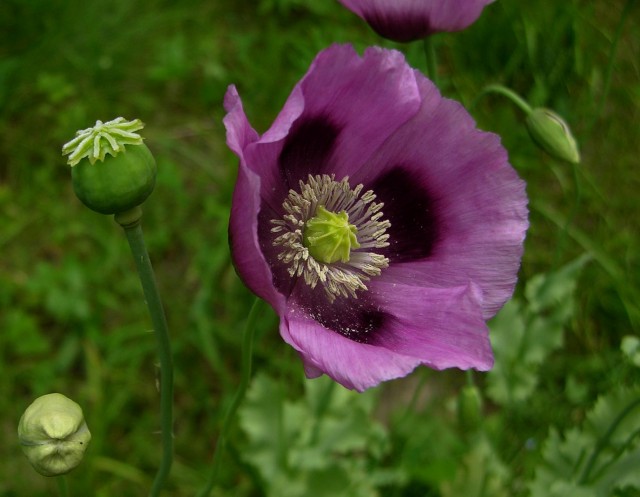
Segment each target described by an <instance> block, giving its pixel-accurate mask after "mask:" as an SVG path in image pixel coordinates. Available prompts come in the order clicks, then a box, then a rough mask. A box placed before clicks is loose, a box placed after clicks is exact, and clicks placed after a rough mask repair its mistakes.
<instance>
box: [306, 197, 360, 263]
mask: <svg viewBox="0 0 640 497" xmlns="http://www.w3.org/2000/svg"><path fill="white" fill-rule="evenodd" d="M357 233H358V228H356V227H355V226H354V225H353V224H349V214H347V211H340V212H337V213H336V212H330V211H328V210H327V209H325V208H324V207H323V206H322V205H321V206H320V207H318V212H317V215H316V216H315V217H312V218H311V219H309V220H308V221H307V222H306V224H305V226H304V230H303V232H302V243H303V245H304V246H305V247H307V248H308V249H309V253H310V254H311V256H312V257H313V258H314V259H315V260H316V261H319V262H324V263H326V264H331V263H332V262H338V261H341V262H349V256H350V254H351V247H353V248H358V247H360V244H359V243H358V237H357V236H356V234H357Z"/></svg>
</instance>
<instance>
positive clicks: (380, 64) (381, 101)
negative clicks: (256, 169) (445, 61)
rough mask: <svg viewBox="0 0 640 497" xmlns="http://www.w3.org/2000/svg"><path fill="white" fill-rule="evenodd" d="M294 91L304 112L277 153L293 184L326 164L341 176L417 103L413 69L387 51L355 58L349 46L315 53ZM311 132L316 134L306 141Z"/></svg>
mask: <svg viewBox="0 0 640 497" xmlns="http://www.w3.org/2000/svg"><path fill="white" fill-rule="evenodd" d="M297 89H298V91H299V93H301V94H302V96H303V97H302V98H304V111H303V112H302V113H301V115H300V116H299V118H298V122H296V128H295V130H294V131H296V132H292V133H290V135H289V136H288V137H287V139H286V141H285V143H284V146H283V149H282V150H283V151H282V153H281V156H280V157H279V163H280V164H281V167H282V168H284V169H285V171H286V173H285V177H286V178H287V179H288V180H289V182H290V183H294V185H296V184H297V181H298V180H303V181H306V179H307V176H308V174H309V173H313V174H321V173H323V172H328V171H327V167H328V166H329V165H330V167H331V171H330V172H332V173H334V174H335V175H336V177H337V178H339V179H342V178H343V177H344V176H346V175H348V174H349V172H350V171H351V170H353V169H357V168H359V167H360V166H361V165H362V164H363V162H364V161H365V160H366V159H367V157H368V156H369V155H371V154H372V153H373V152H374V151H375V150H376V149H377V148H378V147H379V146H380V145H381V144H382V143H383V142H384V140H385V139H386V138H387V137H388V136H389V135H390V134H391V133H392V132H393V131H394V130H395V129H396V128H397V127H398V126H399V125H401V124H402V123H404V122H405V121H406V120H407V119H409V118H410V117H411V116H412V115H413V114H414V113H415V112H416V111H417V110H418V109H419V107H420V101H419V93H418V87H417V85H416V82H415V77H414V75H413V71H412V70H410V68H409V67H408V66H407V65H406V63H405V62H404V57H403V56H402V54H400V53H399V52H395V51H391V50H381V49H377V48H371V49H368V50H366V52H365V54H364V56H363V57H359V56H358V55H357V54H356V53H355V51H354V50H353V48H352V47H351V46H347V45H333V46H331V47H330V48H328V49H326V50H324V51H323V52H321V53H320V54H319V55H318V57H317V58H316V60H315V61H314V62H313V64H312V66H311V68H310V69H309V72H308V73H307V74H306V75H305V77H304V78H303V79H302V81H301V82H300V83H299V85H298V87H297ZM372 101H375V102H376V105H371V103H372ZM300 130H303V131H302V132H300ZM304 130H307V131H306V132H305V131H304ZM312 130H313V131H318V132H317V136H316V138H314V139H313V140H308V137H309V136H310V131H312ZM338 133H339V134H338ZM323 147H324V148H323ZM291 150H294V151H295V153H293V154H292V153H289V155H288V156H287V152H288V151H291ZM314 157H318V160H316V161H313V160H309V159H313V158H314Z"/></svg>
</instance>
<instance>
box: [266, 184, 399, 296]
mask: <svg viewBox="0 0 640 497" xmlns="http://www.w3.org/2000/svg"><path fill="white" fill-rule="evenodd" d="M362 190H363V185H358V186H356V187H355V188H353V189H352V188H351V186H350V185H349V178H348V177H345V178H343V179H342V180H341V181H336V180H335V177H334V176H333V175H332V176H329V175H326V174H324V175H321V176H320V175H316V176H312V175H309V178H308V180H307V182H306V183H304V182H302V181H300V188H299V191H295V190H290V191H289V195H288V196H287V198H286V199H285V201H284V202H283V204H282V207H283V209H284V211H285V215H284V216H283V217H282V219H273V220H271V224H273V225H274V226H273V227H272V228H271V231H272V232H273V233H278V236H277V237H276V238H275V239H274V241H273V245H274V246H279V247H282V251H281V252H280V253H279V254H278V260H280V261H282V262H283V263H285V264H286V265H287V266H288V271H289V274H290V275H291V277H292V278H298V277H302V278H303V280H304V282H305V283H306V284H307V285H309V286H310V287H311V288H315V287H316V286H317V285H318V283H320V284H321V285H322V286H323V287H324V290H325V292H326V294H327V296H328V298H329V300H330V301H331V302H333V300H335V298H336V297H339V296H342V297H353V298H357V296H356V291H358V290H367V286H366V285H365V283H364V282H365V281H368V280H370V279H371V277H373V276H379V275H380V273H381V271H382V269H384V268H386V267H387V266H388V265H389V260H388V259H387V258H386V257H384V256H383V255H381V254H379V253H376V251H375V250H376V249H380V248H383V247H387V246H388V245H389V243H388V242H387V240H388V239H389V235H387V234H386V233H385V232H386V230H387V228H389V227H390V226H391V223H389V221H387V220H384V219H382V216H383V214H382V212H381V209H382V207H383V204H382V203H376V202H374V200H375V198H376V196H375V194H374V193H373V192H372V191H371V190H369V191H367V192H365V193H362Z"/></svg>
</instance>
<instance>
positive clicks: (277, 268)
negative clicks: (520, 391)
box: [224, 45, 528, 391]
mask: <svg viewBox="0 0 640 497" xmlns="http://www.w3.org/2000/svg"><path fill="white" fill-rule="evenodd" d="M225 108H226V110H227V112H228V114H227V116H226V117H225V119H224V122H225V125H226V128H227V143H228V145H229V146H230V148H231V149H232V150H233V151H234V152H235V153H236V154H237V155H238V157H239V158H240V167H239V171H238V179H237V183H236V187H235V191H234V195H233V203H232V209H231V219H230V226H229V235H230V245H231V253H232V257H233V261H234V264H235V266H236V268H237V271H238V273H239V274H240V277H241V278H242V279H243V280H244V282H245V283H246V284H247V286H249V288H250V289H251V290H252V291H253V292H255V293H256V294H257V295H259V296H260V297H261V298H263V299H264V300H266V301H267V302H269V303H270V304H271V305H272V306H273V308H274V309H275V310H276V312H277V313H278V315H279V316H280V333H281V335H282V337H283V338H284V340H285V341H286V342H287V343H289V344H290V345H291V346H293V347H294V348H295V349H296V350H297V351H298V353H299V354H300V356H301V357H302V359H303V362H304V366H305V372H306V374H307V376H308V377H316V376H320V375H321V374H322V373H326V374H327V375H329V376H330V377H331V378H333V379H334V380H336V381H338V382H339V383H341V384H342V385H344V386H345V387H348V388H353V389H356V390H360V391H362V390H364V389H366V388H369V387H371V386H374V385H377V384H378V383H380V382H381V381H384V380H388V379H392V378H397V377H401V376H404V375H406V374H408V373H409V372H410V371H412V370H413V369H414V368H415V367H416V366H418V365H421V364H424V365H427V366H429V367H432V368H435V369H442V368H449V367H458V368H463V369H467V368H476V369H478V370H488V369H490V368H491V367H492V365H493V355H492V351H491V346H490V343H489V337H488V330H487V327H486V323H485V320H486V319H488V318H490V317H492V316H493V315H494V314H495V313H496V312H497V311H498V309H500V307H501V306H502V305H503V304H504V302H505V301H506V300H507V299H508V298H509V297H510V296H511V294H512V291H513V288H514V285H515V283H516V273H517V271H518V268H519V264H520V258H521V254H522V243H523V239H524V236H525V231H526V228H527V225H528V222H527V214H528V213H527V207H526V204H527V198H526V194H525V189H524V182H523V181H521V180H520V179H519V178H518V175H517V174H516V172H515V171H514V170H513V168H512V167H511V166H510V165H509V163H508V162H507V155H506V152H505V150H504V148H503V147H502V146H501V145H500V140H499V138H498V137H497V136H496V135H493V134H491V133H486V132H483V131H479V130H478V129H476V128H475V123H474V121H473V119H472V118H471V117H470V116H469V114H468V113H467V112H466V111H465V109H464V108H463V107H462V106H461V105H460V104H458V103H457V102H454V101H452V100H448V99H445V98H443V97H441V96H440V94H439V92H438V90H437V89H436V87H435V86H434V85H433V84H432V83H431V82H430V81H429V80H428V79H426V78H425V77H424V76H422V75H421V74H420V73H419V72H418V71H415V70H413V69H411V68H410V67H409V66H408V65H407V63H406V62H405V60H404V57H403V56H402V54H400V53H399V52H397V51H392V50H384V49H380V48H370V49H368V50H367V51H366V52H365V54H364V56H363V57H360V56H358V54H357V53H356V52H355V51H354V50H353V48H352V47H350V46H340V45H336V46H332V47H330V48H328V49H326V50H324V51H323V52H321V53H320V54H319V55H318V56H317V58H316V59H315V61H314V62H313V64H312V65H311V68H310V69H309V71H308V73H307V74H306V75H305V76H304V77H303V78H302V80H301V81H300V82H299V83H298V84H297V85H296V86H295V88H294V89H293V92H292V93H291V95H290V97H289V99H288V100H287V102H286V103H285V105H284V108H283V109H282V111H281V112H280V114H279V115H278V117H277V118H276V120H275V122H274V123H273V125H272V126H271V128H270V129H269V130H268V131H267V132H266V133H264V134H263V135H261V136H260V135H259V134H258V133H257V132H256V131H254V129H253V128H252V127H251V125H250V124H249V122H248V120H247V117H246V115H245V113H244V110H243V108H242V103H241V100H240V97H239V96H238V93H237V91H236V89H235V87H233V86H231V87H230V88H229V90H228V92H227V95H226V97H225ZM323 234H324V235H326V236H323ZM353 235H355V236H353ZM326 240H329V241H330V243H329V245H328V247H329V248H328V247H327V245H323V243H324V242H325V241H326ZM331 247H333V248H331ZM334 249H335V250H334Z"/></svg>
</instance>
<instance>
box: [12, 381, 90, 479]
mask: <svg viewBox="0 0 640 497" xmlns="http://www.w3.org/2000/svg"><path fill="white" fill-rule="evenodd" d="M18 437H19V439H20V445H21V446H22V451H23V452H24V453H25V455H26V456H27V459H29V462H30V463H31V465H32V466H33V468H34V469H35V470H36V471H37V472H38V473H40V474H41V475H43V476H58V475H63V474H65V473H68V472H69V471H71V470H72V469H73V468H75V467H76V466H77V465H78V464H80V461H81V460H82V457H83V455H84V452H85V450H86V449H87V445H88V444H89V441H90V440H91V433H90V432H89V428H87V423H85V421H84V416H83V414H82V409H81V408H80V406H79V405H78V404H76V403H75V402H74V401H72V400H71V399H69V398H67V397H65V396H64V395H62V394H59V393H50V394H47V395H43V396H42V397H38V398H37V399H36V400H35V401H33V403H32V404H31V405H30V406H29V407H28V408H27V410H26V411H25V412H24V414H23V415H22V417H21V418H20V423H19V424H18Z"/></svg>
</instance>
